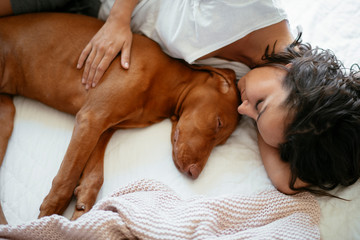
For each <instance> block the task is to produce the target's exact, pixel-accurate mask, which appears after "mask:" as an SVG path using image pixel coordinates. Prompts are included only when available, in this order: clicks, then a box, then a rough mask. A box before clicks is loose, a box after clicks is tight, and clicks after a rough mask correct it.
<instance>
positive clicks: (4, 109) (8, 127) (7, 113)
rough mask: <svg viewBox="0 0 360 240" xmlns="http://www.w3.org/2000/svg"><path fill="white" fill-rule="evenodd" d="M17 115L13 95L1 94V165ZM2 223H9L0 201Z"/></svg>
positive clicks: (0, 222) (0, 221)
mask: <svg viewBox="0 0 360 240" xmlns="http://www.w3.org/2000/svg"><path fill="white" fill-rule="evenodd" d="M14 117H15V106H14V103H13V100H12V97H10V96H8V95H2V94H0V133H1V134H0V166H1V164H2V162H3V160H4V157H5V152H6V148H7V145H8V142H9V138H10V136H11V133H12V130H13V126H14ZM0 224H7V221H6V219H5V215H4V212H3V210H2V207H1V203H0Z"/></svg>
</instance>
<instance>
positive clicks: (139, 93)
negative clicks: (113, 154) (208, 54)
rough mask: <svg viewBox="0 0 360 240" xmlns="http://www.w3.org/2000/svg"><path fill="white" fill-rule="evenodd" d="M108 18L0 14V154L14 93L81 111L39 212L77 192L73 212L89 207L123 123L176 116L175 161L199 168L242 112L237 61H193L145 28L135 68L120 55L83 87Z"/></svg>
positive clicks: (136, 45)
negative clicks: (231, 65) (84, 56)
mask: <svg viewBox="0 0 360 240" xmlns="http://www.w3.org/2000/svg"><path fill="white" fill-rule="evenodd" d="M102 24H103V22H101V21H99V20H96V19H93V18H89V17H85V16H80V15H70V14H46V13H44V14H30V15H21V16H15V17H7V18H2V19H0V130H1V137H0V163H1V161H2V160H3V157H4V155H5V151H6V146H7V143H8V140H9V138H10V135H11V131H12V127H13V120H14V114H15V108H14V105H13V103H12V99H11V96H13V95H22V96H25V97H28V98H32V99H35V100H38V101H40V102H42V103H44V104H47V105H49V106H51V107H53V108H56V109H58V110H60V111H64V112H67V113H71V114H74V115H76V123H75V127H74V131H73V134H72V138H71V141H70V144H69V147H68V149H67V152H66V154H65V157H64V159H63V162H62V164H61V167H60V169H59V171H58V173H57V175H56V176H55V178H54V180H53V183H52V187H51V189H50V192H49V194H48V195H47V197H46V198H45V199H44V201H43V203H42V205H41V207H40V215H39V217H41V216H46V215H51V214H53V213H57V214H61V213H62V212H63V211H64V210H65V208H66V207H67V205H68V203H69V201H70V199H71V197H72V195H73V193H74V192H75V195H76V197H77V205H76V209H75V213H74V215H73V218H77V217H79V216H80V215H81V214H83V213H84V212H87V211H88V210H90V208H91V207H92V206H93V204H94V203H95V200H96V196H97V194H98V192H99V190H100V188H101V185H102V182H103V157H104V151H105V148H106V145H107V143H108V141H109V139H110V138H111V135H112V133H113V132H114V131H115V130H116V129H118V128H138V127H146V126H148V125H150V124H153V123H156V122H159V121H161V120H163V119H165V118H171V120H172V122H173V127H172V133H171V141H172V145H173V159H174V162H175V165H176V167H177V168H178V169H179V170H180V171H181V172H184V173H186V174H188V175H189V176H191V177H193V178H196V177H197V176H198V175H199V174H200V172H201V171H202V169H203V168H204V165H205V163H206V161H207V159H208V157H209V155H210V152H211V151H212V149H213V148H214V147H215V146H216V145H218V144H222V143H224V142H225V141H226V139H227V138H228V137H229V136H230V135H231V133H232V132H233V131H234V129H235V127H236V125H237V123H238V120H239V115H238V114H237V111H236V108H237V106H238V104H239V94H238V91H237V89H236V85H235V82H234V80H235V74H234V72H233V71H232V70H226V69H214V68H211V67H201V68H200V67H192V66H190V65H188V64H185V63H184V62H182V61H179V60H175V59H172V58H170V57H168V56H167V55H166V54H164V53H163V52H162V51H161V49H160V47H159V46H158V45H157V44H156V43H155V42H153V41H152V40H150V39H148V38H146V37H144V36H140V35H134V38H133V46H132V55H131V56H132V58H131V68H130V69H129V70H123V69H122V68H121V67H120V60H119V58H116V59H115V60H114V61H113V63H112V64H111V65H110V67H109V69H108V70H107V72H106V73H105V75H104V77H103V79H102V81H101V82H100V83H99V84H98V86H97V87H96V88H94V89H91V90H89V91H86V90H85V88H84V86H83V85H82V84H81V80H80V79H81V75H82V71H79V70H77V69H76V63H77V59H78V57H79V55H80V52H81V50H82V49H83V48H84V47H85V45H86V44H87V43H88V41H89V40H90V39H91V37H92V36H93V35H94V34H95V33H96V32H97V30H98V29H99V28H100V27H101V25H102ZM74 190H75V191H74ZM0 215H1V213H0ZM3 221H4V220H3Z"/></svg>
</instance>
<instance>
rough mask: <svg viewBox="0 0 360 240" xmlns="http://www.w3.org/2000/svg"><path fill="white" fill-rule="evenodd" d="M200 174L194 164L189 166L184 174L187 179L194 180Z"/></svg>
mask: <svg viewBox="0 0 360 240" xmlns="http://www.w3.org/2000/svg"><path fill="white" fill-rule="evenodd" d="M200 172H201V170H200V168H199V167H198V166H197V165H196V164H190V165H189V167H188V170H187V171H186V174H187V175H189V177H191V178H193V179H196V178H197V177H198V176H199V175H200Z"/></svg>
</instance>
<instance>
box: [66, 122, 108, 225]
mask: <svg viewBox="0 0 360 240" xmlns="http://www.w3.org/2000/svg"><path fill="white" fill-rule="evenodd" d="M114 132H115V130H114V129H109V130H107V131H106V132H104V133H103V134H102V135H101V137H100V139H99V142H98V143H97V145H96V147H95V149H94V151H93V152H92V154H91V156H90V159H89V161H88V162H87V163H86V166H85V169H84V171H83V173H82V176H81V179H80V183H79V186H77V187H76V189H75V192H74V194H75V196H76V199H77V201H76V207H75V211H74V214H73V216H72V218H71V220H75V219H77V218H78V217H80V216H81V215H83V214H84V213H86V212H88V211H89V210H90V209H91V208H92V206H93V205H94V204H95V201H96V197H97V195H98V193H99V191H100V188H101V186H102V184H103V181H104V154H105V149H106V146H107V144H108V142H109V140H110V138H111V136H112V135H113V133H114Z"/></svg>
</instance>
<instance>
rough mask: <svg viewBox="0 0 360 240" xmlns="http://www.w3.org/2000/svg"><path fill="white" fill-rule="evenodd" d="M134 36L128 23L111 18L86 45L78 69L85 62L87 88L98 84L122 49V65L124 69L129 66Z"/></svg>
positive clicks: (84, 80) (83, 80)
mask: <svg viewBox="0 0 360 240" xmlns="http://www.w3.org/2000/svg"><path fill="white" fill-rule="evenodd" d="M122 25H123V26H122ZM132 36H133V35H132V32H131V30H130V26H129V25H128V24H121V23H118V22H116V21H111V20H110V19H109V20H108V21H106V23H105V24H104V25H103V27H102V28H101V29H100V30H99V31H98V32H97V33H96V35H95V36H94V37H93V38H92V39H91V41H90V42H89V43H88V44H87V45H86V47H85V49H84V50H83V51H82V53H81V55H80V58H79V61H78V65H77V68H78V69H80V68H82V67H83V66H84V64H85V67H84V72H83V76H82V80H81V82H82V83H83V84H85V88H86V89H89V87H90V86H91V87H95V86H96V84H97V83H98V82H99V81H100V79H101V77H102V76H103V75H104V73H105V71H106V70H107V69H108V67H109V65H110V63H111V62H112V61H113V60H114V58H115V57H116V56H117V54H118V53H119V52H120V51H121V66H122V67H123V68H124V69H128V68H129V66H130V50H131V43H132Z"/></svg>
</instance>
